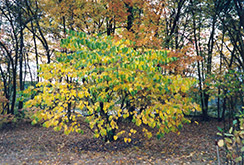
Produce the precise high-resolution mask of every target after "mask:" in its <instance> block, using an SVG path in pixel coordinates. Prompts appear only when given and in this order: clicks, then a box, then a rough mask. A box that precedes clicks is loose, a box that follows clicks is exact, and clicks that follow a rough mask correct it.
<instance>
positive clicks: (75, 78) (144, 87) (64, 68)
mask: <svg viewBox="0 0 244 165" xmlns="http://www.w3.org/2000/svg"><path fill="white" fill-rule="evenodd" d="M128 44H130V42H129V41H127V40H119V41H115V40H113V39H112V38H111V37H107V36H105V37H104V36H99V35H94V36H88V35H86V34H85V33H78V32H77V33H76V32H70V35H69V37H68V38H67V39H63V40H61V46H62V48H63V51H62V53H61V52H57V53H56V61H55V62H53V63H51V64H42V65H41V69H40V72H39V75H40V77H42V78H43V81H42V82H40V83H38V84H37V87H38V88H36V89H35V90H36V91H37V93H38V94H37V96H35V97H34V98H33V99H31V100H29V101H28V102H27V104H26V107H38V108H40V110H39V111H37V112H36V113H35V115H34V116H33V122H32V123H33V124H35V123H37V122H40V121H43V122H44V123H43V125H44V126H46V127H49V126H53V127H54V129H55V130H61V129H62V128H63V129H64V133H65V134H69V133H70V132H72V131H76V132H82V130H81V129H80V123H79V122H78V121H77V118H79V117H81V116H83V117H85V120H86V122H87V123H89V126H90V128H91V129H92V130H93V131H94V137H97V138H98V137H104V138H105V140H110V141H111V140H116V139H117V138H118V137H119V136H121V135H122V134H124V133H125V131H124V130H119V131H118V129H119V125H118V124H119V122H120V121H121V119H128V120H129V121H132V122H133V123H134V124H135V125H137V126H138V127H139V126H141V125H142V124H144V125H148V126H149V127H151V128H157V129H158V136H159V137H160V136H162V135H163V134H164V133H168V132H170V131H174V132H176V131H177V130H178V127H181V126H182V123H184V122H187V121H188V120H187V119H185V118H184V115H183V113H185V114H187V113H189V112H190V111H191V110H195V109H196V110H199V106H198V105H197V104H195V103H192V100H191V99H190V98H188V97H185V94H186V93H187V91H188V90H189V89H190V87H191V86H193V85H195V84H196V80H195V79H194V78H183V77H181V76H179V75H171V76H169V75H162V73H161V66H162V65H167V64H168V63H170V62H172V61H175V60H177V58H175V57H171V58H169V57H167V51H164V50H144V51H138V50H134V49H132V48H130V47H128V46H127V45H128ZM68 123H70V124H68ZM143 131H144V133H145V136H147V137H148V138H150V137H151V136H152V134H151V132H150V131H148V130H147V129H146V128H143ZM134 133H136V131H135V130H133V129H132V130H130V132H127V135H128V136H129V137H127V138H124V140H125V141H126V142H130V141H131V139H130V136H131V135H132V134H134Z"/></svg>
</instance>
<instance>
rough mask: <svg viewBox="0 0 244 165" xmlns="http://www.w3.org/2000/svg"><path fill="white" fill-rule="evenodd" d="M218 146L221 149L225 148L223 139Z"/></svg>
mask: <svg viewBox="0 0 244 165" xmlns="http://www.w3.org/2000/svg"><path fill="white" fill-rule="evenodd" d="M218 146H219V147H223V146H224V140H223V139H221V140H219V141H218Z"/></svg>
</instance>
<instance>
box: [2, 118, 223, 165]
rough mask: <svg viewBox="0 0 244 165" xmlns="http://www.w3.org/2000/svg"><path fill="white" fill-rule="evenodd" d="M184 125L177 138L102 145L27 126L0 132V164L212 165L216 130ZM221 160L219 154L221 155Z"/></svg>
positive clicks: (83, 137)
mask: <svg viewBox="0 0 244 165" xmlns="http://www.w3.org/2000/svg"><path fill="white" fill-rule="evenodd" d="M217 125H220V123H218V122H215V121H212V122H202V123H199V125H197V124H195V123H192V124H189V125H185V126H184V128H183V129H182V131H181V134H180V135H179V136H178V135H176V134H174V133H170V134H167V135H166V136H165V137H164V138H162V139H160V140H158V139H156V138H151V139H150V140H147V139H140V138H138V137H135V138H134V139H132V142H131V143H129V144H127V143H124V142H123V140H122V139H121V140H118V141H116V142H111V143H106V144H104V143H103V141H102V140H99V139H94V138H92V135H91V134H89V133H87V134H85V135H80V134H75V133H73V134H71V135H69V136H66V135H64V134H62V132H55V131H53V130H52V129H50V128H49V129H47V128H43V127H40V126H32V125H30V124H29V123H22V124H19V125H18V126H17V127H12V126H8V127H6V128H4V129H2V130H0V164H216V162H217V158H216V146H215V145H214V140H215V137H216V132H217V129H216V126H217ZM221 157H222V158H223V157H224V156H223V153H222V152H221Z"/></svg>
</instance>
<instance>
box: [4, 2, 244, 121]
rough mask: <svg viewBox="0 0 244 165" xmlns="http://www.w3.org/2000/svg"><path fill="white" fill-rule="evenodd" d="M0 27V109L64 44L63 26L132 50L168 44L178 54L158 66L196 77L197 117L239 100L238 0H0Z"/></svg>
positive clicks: (18, 104) (243, 60)
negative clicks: (116, 41)
mask: <svg viewBox="0 0 244 165" xmlns="http://www.w3.org/2000/svg"><path fill="white" fill-rule="evenodd" d="M0 28H1V32H0V35H1V38H0V56H1V60H0V71H1V76H0V78H1V84H0V85H1V96H0V102H1V111H0V112H1V114H2V115H5V114H17V113H18V110H20V109H22V108H23V101H24V100H23V97H22V96H23V95H24V94H23V90H24V89H25V85H29V84H30V83H31V84H32V85H33V84H35V83H36V82H39V81H41V79H40V78H39V75H38V72H37V70H39V64H40V63H51V62H52V61H53V60H54V56H55V55H54V51H58V52H65V51H67V50H65V49H62V48H60V47H59V41H60V39H62V38H65V37H67V34H66V33H67V30H75V31H81V32H84V33H86V34H101V35H107V36H114V37H115V38H124V39H129V40H131V41H134V42H133V45H131V46H132V47H133V48H134V49H135V50H139V49H140V50H143V49H145V48H152V49H158V48H163V49H168V50H171V51H172V56H177V57H178V58H179V59H180V60H178V61H176V62H174V63H172V64H171V65H169V66H166V67H164V68H163V74H167V75H174V74H181V75H182V76H185V77H192V76H194V77H196V78H197V79H198V85H197V86H196V87H195V89H194V90H192V92H191V93H190V94H189V95H188V96H187V97H193V98H194V99H195V100H196V101H197V102H198V103H199V104H200V105H201V109H202V111H201V114H200V115H201V117H202V118H203V119H204V120H208V119H209V117H210V116H211V117H216V118H218V119H219V120H224V119H225V117H226V115H228V117H234V116H235V115H236V114H237V113H239V111H241V107H242V106H243V105H244V100H243V98H244V97H243V94H244V93H243V90H244V85H243V84H244V83H243V80H244V75H243V73H244V41H243V40H244V33H243V31H244V4H243V2H242V1H241V0H194V1H193V0H165V1H161V0H157V1H154V0H147V1H144V0H137V1H134V0H113V1H109V0H88V1H87V0H84V1H82V0H75V1H74V0H49V1H43V0H2V1H0ZM34 68H35V69H34ZM193 115H199V114H193Z"/></svg>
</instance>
